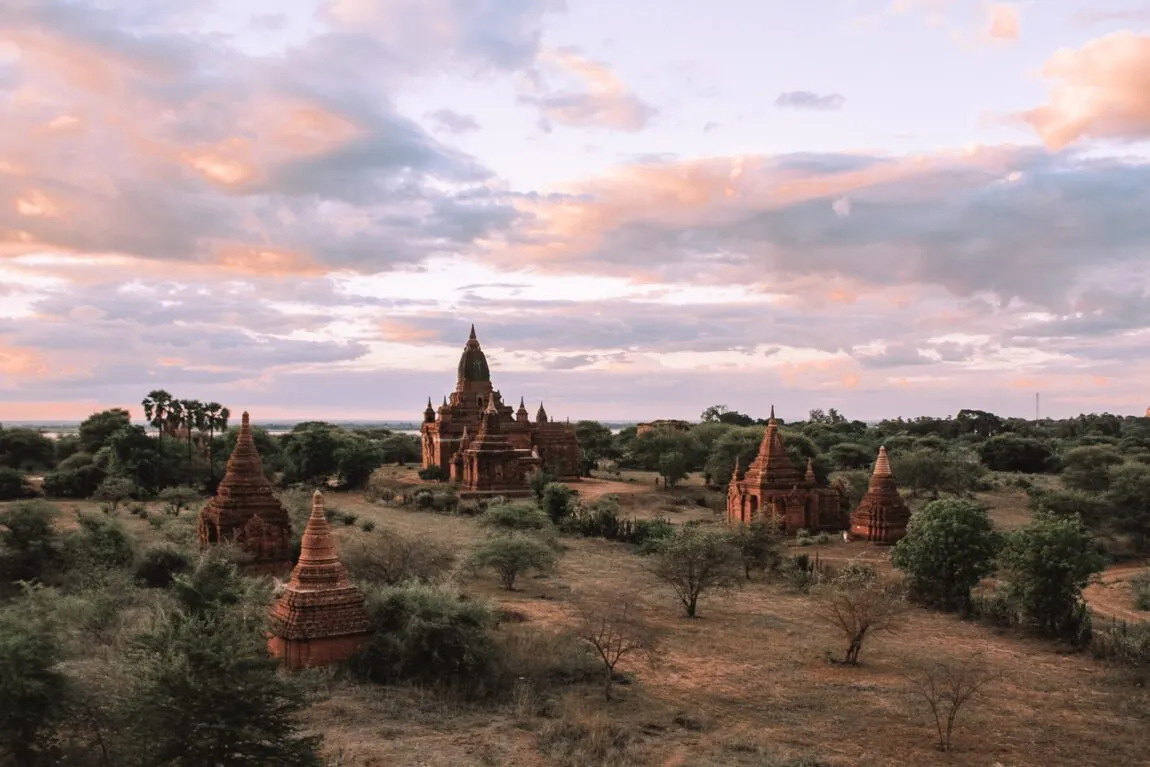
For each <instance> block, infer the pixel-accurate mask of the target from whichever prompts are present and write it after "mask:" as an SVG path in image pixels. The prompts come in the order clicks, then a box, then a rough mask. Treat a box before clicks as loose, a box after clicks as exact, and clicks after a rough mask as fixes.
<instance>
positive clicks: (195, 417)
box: [180, 399, 204, 464]
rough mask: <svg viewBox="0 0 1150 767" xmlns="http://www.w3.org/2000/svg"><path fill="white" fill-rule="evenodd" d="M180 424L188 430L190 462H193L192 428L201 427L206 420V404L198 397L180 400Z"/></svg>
mask: <svg viewBox="0 0 1150 767" xmlns="http://www.w3.org/2000/svg"><path fill="white" fill-rule="evenodd" d="M180 410H181V412H180V415H181V419H180V425H181V426H182V427H183V428H184V431H186V432H187V439H188V463H189V464H190V463H191V462H192V429H198V428H200V424H202V423H203V421H204V405H203V403H202V402H200V401H199V400H198V399H182V400H180Z"/></svg>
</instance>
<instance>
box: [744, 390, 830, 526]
mask: <svg viewBox="0 0 1150 767" xmlns="http://www.w3.org/2000/svg"><path fill="white" fill-rule="evenodd" d="M738 475H739V467H738V465H736V466H735V476H733V477H732V478H731V485H730V488H729V489H728V491H727V522H728V523H729V524H732V525H735V524H750V523H751V522H756V521H758V520H759V519H761V518H762V517H763V516H764V515H768V514H772V513H773V514H774V515H775V516H776V517H778V519H779V521H780V522H781V523H782V525H783V527H784V529H785V530H786V531H787V532H788V533H793V532H795V531H797V530H829V531H839V530H845V529H846V528H847V526H848V524H849V517H848V514H849V512H850V502H849V500H848V499H847V497H846V494H845V493H843V492H842V490H841V488H837V487H830V488H828V487H820V486H819V484H818V480H817V479H816V477H815V472H814V466H813V465H812V464H811V463H810V461H808V462H807V467H806V472H805V473H802V472H800V471H799V470H798V468H797V467H796V466H795V465H794V463H792V462H791V459H790V457H788V456H787V451H786V448H785V447H784V446H783V438H782V435H780V434H779V425H778V422H776V421H775V409H774V408H773V407H772V408H771V417H770V420H769V421H767V429H766V431H765V432H763V441H762V443H761V444H760V445H759V454H758V456H757V457H756V458H755V460H754V462H753V463H751V465H750V467H749V468H748V469H747V473H746V475H745V476H744V477H743V478H742V479H739V476H738Z"/></svg>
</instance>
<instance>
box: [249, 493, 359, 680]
mask: <svg viewBox="0 0 1150 767" xmlns="http://www.w3.org/2000/svg"><path fill="white" fill-rule="evenodd" d="M370 631H371V620H370V618H369V617H368V614H367V610H366V608H365V607H364V600H363V593H362V592H360V590H359V589H358V588H357V587H356V586H355V585H354V584H353V583H352V582H351V579H350V578H348V574H347V568H345V567H344V566H343V562H341V561H340V559H339V553H338V551H337V549H336V542H335V538H334V536H333V535H332V532H331V526H330V525H329V524H328V521H327V517H326V516H325V514H324V506H323V495H322V494H320V492H319V491H318V490H317V491H316V492H315V494H314V495H313V496H312V507H311V515H310V516H309V517H308V520H307V527H306V528H304V533H303V540H302V541H301V544H300V556H299V561H298V562H297V563H296V566H295V569H293V570H292V574H291V579H290V580H289V581H288V583H287V586H286V587H285V588H284V590H283V593H282V595H281V596H280V598H279V600H278V601H277V602H276V603H275V605H274V606H273V607H272V611H271V633H272V641H271V643H270V646H271V649H272V653H273V654H275V655H277V656H279V657H283V658H285V659H286V660H287V661H288V663H289V665H291V666H293V667H299V666H316V665H325V664H328V663H335V662H339V661H342V660H346V659H347V658H348V657H350V656H351V654H353V653H354V652H355V651H356V650H357V649H358V647H359V640H360V639H362V638H364V637H366V636H367V635H368V634H369V633H370ZM348 639H352V640H354V641H338V640H348Z"/></svg>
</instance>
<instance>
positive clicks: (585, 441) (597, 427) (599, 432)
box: [575, 421, 622, 477]
mask: <svg viewBox="0 0 1150 767" xmlns="http://www.w3.org/2000/svg"><path fill="white" fill-rule="evenodd" d="M575 436H576V437H577V438H578V440H579V450H580V453H581V455H580V462H581V463H582V467H581V468H582V470H583V476H584V477H590V476H591V470H592V469H594V468H595V467H596V466H597V465H598V464H599V461H606V460H615V459H617V458H619V457H620V456H621V455H622V451H620V450H619V446H618V445H617V444H616V443H615V435H614V434H612V433H611V429H609V428H608V427H606V426H604V425H603V424H601V423H599V422H598V421H579V422H577V423H576V424H575Z"/></svg>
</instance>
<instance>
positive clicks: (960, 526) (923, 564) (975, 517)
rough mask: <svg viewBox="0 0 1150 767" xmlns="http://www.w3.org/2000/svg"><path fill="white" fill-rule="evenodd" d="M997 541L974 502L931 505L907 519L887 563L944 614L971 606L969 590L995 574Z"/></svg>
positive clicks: (915, 593)
mask: <svg viewBox="0 0 1150 767" xmlns="http://www.w3.org/2000/svg"><path fill="white" fill-rule="evenodd" d="M1001 544H1002V542H1001V537H1000V536H999V535H998V534H997V533H996V532H995V531H994V525H993V524H992V523H991V521H990V517H989V516H988V515H987V509H986V507H985V506H983V505H982V504H980V503H977V502H974V501H967V500H961V499H957V498H948V499H945V500H938V501H931V502H930V503H928V504H926V505H925V506H924V507H923V508H922V509H920V510H919V511H918V512H917V513H915V514H914V515H912V516H911V518H910V523H909V524H908V525H907V531H906V537H904V538H903V539H902V540H900V541H899V542H898V543H897V544H895V547H894V552H893V553H892V555H891V564H893V565H894V566H895V567H897V568H898V569H900V570H903V571H904V572H906V574H907V580H908V586H909V589H910V592H911V594H912V595H913V596H914V597H915V598H917V599H919V600H921V601H923V602H924V603H926V604H929V605H933V606H936V607H941V608H943V609H945V610H961V611H963V612H965V611H967V610H968V609H969V608H970V592H971V589H973V588H974V587H975V586H977V585H978V583H979V581H981V580H982V579H983V578H985V577H986V576H988V575H990V574H991V573H993V572H994V563H995V557H996V556H997V555H998V550H999V549H1000V547H1001Z"/></svg>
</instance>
